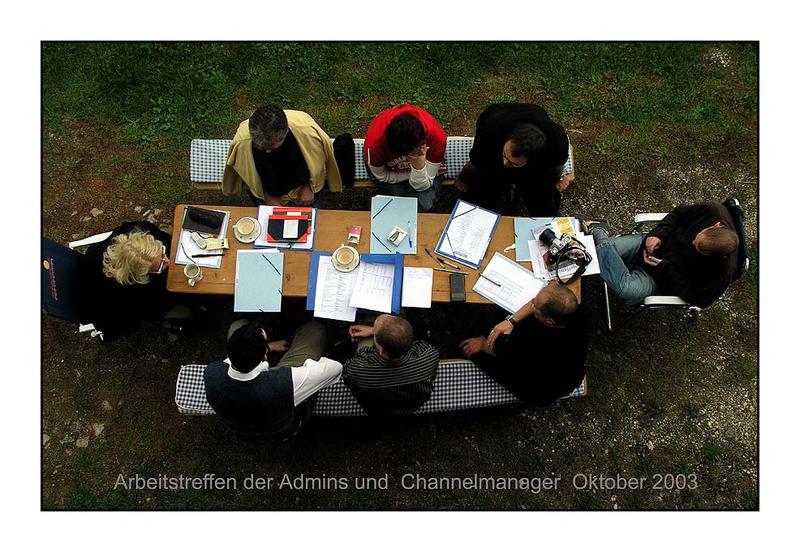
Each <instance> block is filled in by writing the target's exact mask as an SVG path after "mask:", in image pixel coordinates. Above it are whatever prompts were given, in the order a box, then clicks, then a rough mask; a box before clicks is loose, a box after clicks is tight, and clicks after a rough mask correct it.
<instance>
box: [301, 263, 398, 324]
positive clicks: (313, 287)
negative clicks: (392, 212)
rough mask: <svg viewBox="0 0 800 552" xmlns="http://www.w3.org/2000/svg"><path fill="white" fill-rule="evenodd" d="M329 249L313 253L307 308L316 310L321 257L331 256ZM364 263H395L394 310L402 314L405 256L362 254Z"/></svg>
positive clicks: (393, 283)
mask: <svg viewBox="0 0 800 552" xmlns="http://www.w3.org/2000/svg"><path fill="white" fill-rule="evenodd" d="M331 255H333V253H332V252H329V251H314V252H312V253H311V266H309V268H308V294H307V295H306V309H307V310H310V311H313V310H314V299H315V298H316V295H317V271H318V270H319V259H320V257H330V256H331ZM359 262H362V263H385V264H394V280H393V282H392V312H393V313H395V314H400V303H401V302H402V299H403V256H402V255H372V254H369V255H361V260H360V261H359Z"/></svg>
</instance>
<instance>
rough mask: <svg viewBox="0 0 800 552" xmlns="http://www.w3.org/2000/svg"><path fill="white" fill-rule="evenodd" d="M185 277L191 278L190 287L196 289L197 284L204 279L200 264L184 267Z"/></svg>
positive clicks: (190, 264)
mask: <svg viewBox="0 0 800 552" xmlns="http://www.w3.org/2000/svg"><path fill="white" fill-rule="evenodd" d="M183 275H184V276H186V277H187V278H189V285H190V286H193V287H194V285H195V284H196V283H197V282H199V281H200V280H202V279H203V269H201V268H200V265H198V264H195V263H189V264H187V265H186V266H184V267H183Z"/></svg>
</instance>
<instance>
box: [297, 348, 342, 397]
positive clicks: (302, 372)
mask: <svg viewBox="0 0 800 552" xmlns="http://www.w3.org/2000/svg"><path fill="white" fill-rule="evenodd" d="M341 376H342V364H341V363H339V362H336V361H335V360H331V359H329V358H326V357H322V358H320V359H319V360H312V359H308V360H306V361H305V362H304V363H303V365H302V366H298V367H296V368H292V384H293V386H294V405H295V406H297V405H298V404H300V403H301V402H303V401H304V400H306V399H307V398H309V397H310V396H311V395H313V394H314V393H316V392H317V391H319V390H320V389H323V388H325V387H328V386H329V385H333V384H334V383H336V382H337V381H339V378H340V377H341Z"/></svg>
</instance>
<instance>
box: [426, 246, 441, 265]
mask: <svg viewBox="0 0 800 552" xmlns="http://www.w3.org/2000/svg"><path fill="white" fill-rule="evenodd" d="M425 253H427V254H428V257H430V258H431V259H433V260H434V261H436V262H437V263H439V266H441V267H444V265H443V264H442V261H441V260H439V257H434V256H433V253H431V250H430V249H428V248H427V247H426V248H425Z"/></svg>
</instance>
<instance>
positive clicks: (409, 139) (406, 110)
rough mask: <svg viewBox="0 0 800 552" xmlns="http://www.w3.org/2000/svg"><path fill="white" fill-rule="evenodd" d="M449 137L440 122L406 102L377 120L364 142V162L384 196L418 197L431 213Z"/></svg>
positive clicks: (371, 126)
mask: <svg viewBox="0 0 800 552" xmlns="http://www.w3.org/2000/svg"><path fill="white" fill-rule="evenodd" d="M446 146H447V135H446V134H445V133H444V130H442V127H441V126H440V125H439V123H438V122H437V121H436V119H435V118H434V117H433V115H431V114H430V113H428V112H427V111H425V110H424V109H422V108H421V107H416V106H413V105H409V104H407V103H404V104H402V105H398V106H397V107H393V108H391V109H387V110H386V111H384V112H382V113H381V114H379V115H378V116H377V117H375V120H373V121H372V123H371V124H370V125H369V128H368V129H367V137H366V139H365V140H364V161H365V162H366V164H367V168H368V169H369V174H370V178H371V179H372V180H373V181H374V182H375V183H376V184H377V185H378V189H379V190H380V193H384V194H388V195H394V196H403V197H416V198H417V199H418V200H419V208H420V210H421V211H429V210H430V209H431V208H432V207H433V204H434V203H435V202H436V197H437V195H438V194H439V189H440V188H441V183H442V179H443V175H444V173H445V168H444V164H443V163H444V150H445V147H446Z"/></svg>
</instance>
